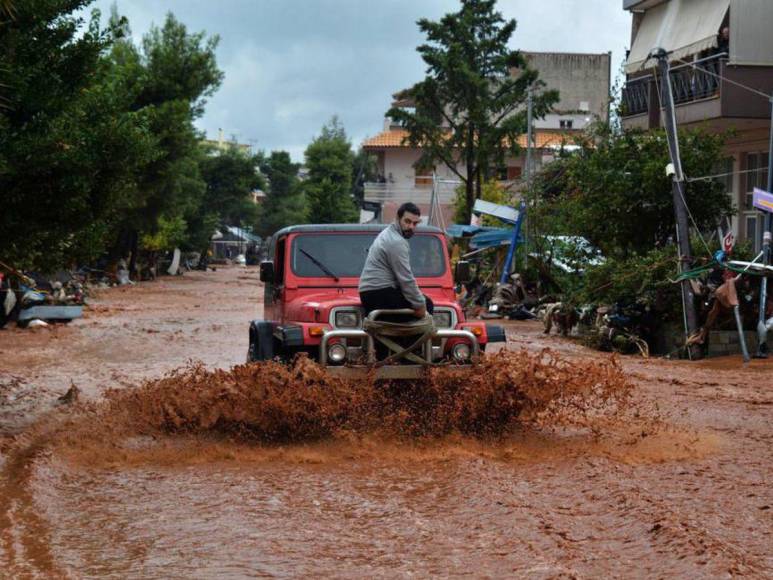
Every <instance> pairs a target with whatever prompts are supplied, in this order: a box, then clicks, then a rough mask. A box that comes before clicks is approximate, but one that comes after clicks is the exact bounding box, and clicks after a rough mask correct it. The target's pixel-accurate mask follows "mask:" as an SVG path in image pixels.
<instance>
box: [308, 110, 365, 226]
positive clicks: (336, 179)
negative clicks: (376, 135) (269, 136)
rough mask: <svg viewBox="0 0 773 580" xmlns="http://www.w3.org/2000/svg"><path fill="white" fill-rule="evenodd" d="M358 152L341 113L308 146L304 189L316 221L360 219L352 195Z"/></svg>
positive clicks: (353, 220)
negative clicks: (354, 152)
mask: <svg viewBox="0 0 773 580" xmlns="http://www.w3.org/2000/svg"><path fill="white" fill-rule="evenodd" d="M353 163H354V154H353V153H352V147H351V145H350V143H349V141H348V139H347V138H346V132H345V131H344V128H343V126H342V125H341V123H340V122H339V120H338V118H337V117H333V118H332V119H331V120H330V122H329V123H328V124H326V125H325V126H323V127H322V132H321V134H320V135H319V136H318V137H317V138H315V139H314V140H313V141H312V142H311V144H310V145H309V146H308V147H307V148H306V167H307V169H308V171H309V174H308V177H307V179H306V181H305V183H304V191H305V192H306V196H307V198H308V201H309V215H311V216H312V217H313V219H314V221H315V222H316V223H322V224H328V223H348V222H356V221H357V220H358V218H359V211H358V210H357V207H356V205H355V204H354V199H353V198H352V165H353Z"/></svg>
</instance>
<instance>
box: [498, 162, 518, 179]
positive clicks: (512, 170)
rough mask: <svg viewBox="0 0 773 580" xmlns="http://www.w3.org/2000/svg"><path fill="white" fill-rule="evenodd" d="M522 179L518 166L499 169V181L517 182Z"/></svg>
mask: <svg viewBox="0 0 773 580" xmlns="http://www.w3.org/2000/svg"><path fill="white" fill-rule="evenodd" d="M520 178H521V168H520V167H518V166H516V165H508V166H507V167H500V168H499V169H497V179H498V180H499V181H515V180H516V179H520Z"/></svg>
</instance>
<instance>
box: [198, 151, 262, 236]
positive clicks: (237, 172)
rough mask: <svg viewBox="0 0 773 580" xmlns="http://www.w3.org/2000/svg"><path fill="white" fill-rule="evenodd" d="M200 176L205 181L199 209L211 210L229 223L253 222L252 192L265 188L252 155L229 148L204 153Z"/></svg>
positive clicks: (253, 204)
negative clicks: (205, 186) (204, 191)
mask: <svg viewBox="0 0 773 580" xmlns="http://www.w3.org/2000/svg"><path fill="white" fill-rule="evenodd" d="M201 175H202V177H203V178H204V181H205V182H206V184H207V190H206V194H205V197H204V200H203V203H202V205H201V211H203V212H204V213H214V214H215V215H217V217H218V219H219V221H221V222H223V223H226V224H228V225H231V226H240V227H241V226H245V225H246V226H253V225H254V224H255V222H256V220H257V217H258V216H257V206H256V205H255V203H254V202H253V200H252V192H253V190H255V189H265V188H266V184H265V180H264V178H263V176H262V175H261V174H260V172H259V171H258V160H257V159H256V158H255V157H253V156H252V155H245V154H244V153H242V152H240V151H238V150H237V149H236V147H229V148H228V149H226V150H225V151H222V152H219V153H217V154H209V155H206V156H205V157H204V159H203V160H202V161H201Z"/></svg>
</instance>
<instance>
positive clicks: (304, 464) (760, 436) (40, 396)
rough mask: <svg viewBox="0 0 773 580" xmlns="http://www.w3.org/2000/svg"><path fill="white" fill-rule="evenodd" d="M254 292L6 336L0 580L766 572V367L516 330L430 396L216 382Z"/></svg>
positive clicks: (168, 293) (772, 432)
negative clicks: (74, 392) (661, 355)
mask: <svg viewBox="0 0 773 580" xmlns="http://www.w3.org/2000/svg"><path fill="white" fill-rule="evenodd" d="M261 296H262V287H261V286H260V284H259V283H258V282H257V269H256V268H236V267H233V268H220V269H218V271H217V272H214V273H213V272H208V273H202V272H193V273H186V274H185V275H184V276H182V277H177V278H164V279H162V280H161V281H159V282H153V283H143V284H142V285H140V286H138V287H132V288H117V289H110V290H105V291H102V292H101V293H100V295H99V296H98V297H97V298H96V299H94V300H93V301H92V304H93V307H92V308H91V309H89V310H88V311H87V312H86V315H85V318H84V319H82V320H79V321H75V322H74V323H72V324H70V325H67V326H58V327H54V328H52V329H40V330H37V331H33V330H18V329H15V328H13V329H8V330H4V331H0V435H1V436H2V438H0V441H2V447H0V461H1V462H2V463H1V466H2V473H1V475H0V477H1V478H2V479H1V480H0V576H2V577H35V576H39V577H72V578H90V577H115V578H148V577H149V578H162V577H164V578H167V577H193V578H212V577H237V578H238V577H255V576H301V575H319V576H324V577H329V576H336V577H340V576H343V577H362V576H383V577H405V576H417V577H425V576H429V575H433V576H444V577H445V576H461V575H464V576H474V577H491V576H512V575H517V576H526V577H530V578H531V577H533V578H555V577H578V578H582V577H604V576H611V577H642V578H644V577H652V576H658V577H660V576H678V577H691V578H692V577H733V576H747V577H751V578H763V577H772V576H773V550H772V549H771V546H773V490H772V489H771V485H770V481H771V480H772V479H773V360H771V359H769V360H767V361H753V362H752V363H751V364H750V365H747V366H744V365H743V364H742V362H741V359H740V356H738V357H733V358H726V359H712V360H708V361H703V362H699V363H689V362H682V361H668V360H644V359H641V358H634V357H627V358H622V359H615V358H613V357H611V356H610V355H608V354H606V353H598V352H594V351H590V350H587V349H585V348H583V347H581V346H579V345H578V344H576V343H574V342H571V341H566V340H562V339H560V338H558V337H555V336H549V337H545V336H544V335H543V334H542V333H541V330H542V328H541V325H540V324H538V323H534V322H520V323H515V322H513V323H508V326H507V331H508V337H509V342H508V344H507V348H508V349H509V350H511V351H513V352H511V353H499V354H496V353H491V354H493V355H494V358H492V359H491V361H492V362H489V363H484V365H482V367H481V372H480V373H479V374H478V376H476V377H473V378H471V379H470V380H469V381H467V382H468V383H469V384H466V383H465V381H464V380H463V379H459V378H448V377H442V376H438V377H436V378H433V382H432V385H431V388H430V389H429V391H428V392H429V393H430V394H428V395H424V394H423V393H422V392H419V391H418V390H416V391H410V389H409V390H407V391H403V392H389V393H386V394H385V393H383V392H381V391H377V390H374V389H372V388H370V387H368V386H361V385H360V386H357V385H355V386H346V385H339V384H337V383H336V384H333V383H331V384H327V383H324V381H320V380H317V379H315V375H314V373H315V372H316V371H314V370H313V369H311V370H304V369H303V368H301V369H300V370H298V371H297V374H295V375H293V374H292V372H295V371H284V370H279V369H278V368H277V367H276V366H272V364H267V365H258V366H257V367H242V368H241V370H235V371H233V372H230V371H229V369H230V368H231V367H232V366H233V365H237V364H241V363H242V362H243V361H244V359H245V354H246V350H247V327H248V321H249V320H250V319H252V318H258V317H259V316H260V312H261V310H262V308H261V307H260V300H261ZM497 346H498V345H497ZM546 348H549V349H551V351H552V353H548V354H545V353H543V350H544V349H546ZM497 356H498V357H500V358H496V357H497ZM191 360H194V361H200V362H201V363H202V365H203V366H199V367H197V366H195V364H193V365H191V364H190V362H189V361H191ZM526 367H528V369H529V370H528V372H526V370H523V369H524V368H526ZM250 368H253V370H250ZM255 368H257V369H258V370H254V369H255ZM176 369H182V370H179V371H178V374H177V375H174V376H169V377H167V378H165V379H162V377H163V376H164V375H165V374H166V373H169V372H171V371H174V370H176ZM218 369H219V370H218ZM500 369H505V370H506V372H505V370H501V372H500ZM283 373H285V374H283ZM508 373H509V374H508ZM518 373H523V374H518ZM514 376H518V377H521V378H520V379H519V380H521V381H522V383H523V384H520V385H518V386H517V389H516V388H514V387H513V388H512V390H508V389H510V388H511V383H512V382H513V381H512V377H514ZM277 377H279V378H277ZM294 377H295V378H294ZM279 379H281V381H284V382H282V383H281V384H282V385H283V386H282V388H281V389H280V388H279V387H277V386H276V384H274V382H272V381H275V382H276V381H279ZM292 380H297V384H295V385H291V386H292V388H288V384H290V383H291V382H292ZM281 381H280V382H281ZM277 384H278V383H277ZM71 385H75V386H76V387H77V388H78V389H79V390H80V396H79V399H80V402H81V403H85V405H84V406H83V407H80V406H79V405H68V404H62V403H61V402H60V401H59V400H58V398H59V397H60V396H62V395H63V394H64V393H65V392H66V391H67V390H68V389H69V388H70V387H71ZM470 385H472V387H470ZM468 387H469V388H468ZM473 387H474V388H473ZM487 387H489V388H491V392H500V391H501V392H505V391H506V394H507V396H506V397H505V396H504V395H503V398H501V399H497V398H496V397H494V398H493V399H491V398H490V397H489V395H491V392H488V391H486V390H485V389H486V388H487ZM537 387H540V388H543V387H544V388H547V387H550V388H553V389H555V392H554V393H553V394H552V395H551V396H550V398H541V395H540V394H539V393H536V392H534V391H533V389H536V388H537ZM413 388H416V389H418V387H413ZM444 388H446V389H448V391H449V392H450V393H452V394H450V395H447V396H446V395H444V394H443V392H442V389H444ZM109 389H120V390H119V391H117V392H113V393H107V394H106V392H107V390H109ZM272 389H275V390H273V391H272ZM433 389H434V390H433ZM530 389H532V390H530ZM288 393H289V394H288ZM482 394H486V396H487V397H489V398H488V399H486V401H489V400H494V402H495V403H496V404H495V405H490V404H489V403H486V402H485V401H483V396H482ZM105 395H106V397H105ZM423 397H426V398H423ZM299 401H300V402H299ZM416 401H422V408H423V409H424V410H425V412H418V411H416V410H415V409H412V408H411V405H412V404H415V403H416ZM482 401H483V402H482ZM559 403H560V404H559ZM557 407H561V408H557ZM580 411H581V413H580ZM576 413H579V415H576V416H577V417H580V416H581V418H582V420H574V418H575V414H576ZM527 419H528V420H527ZM35 421H37V423H35Z"/></svg>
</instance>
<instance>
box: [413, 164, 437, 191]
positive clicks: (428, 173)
mask: <svg viewBox="0 0 773 580" xmlns="http://www.w3.org/2000/svg"><path fill="white" fill-rule="evenodd" d="M434 172H435V168H434V167H433V166H432V165H421V164H417V165H416V168H415V174H414V175H415V177H414V179H413V184H414V186H415V187H421V188H426V187H432V174H433V173H434Z"/></svg>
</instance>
